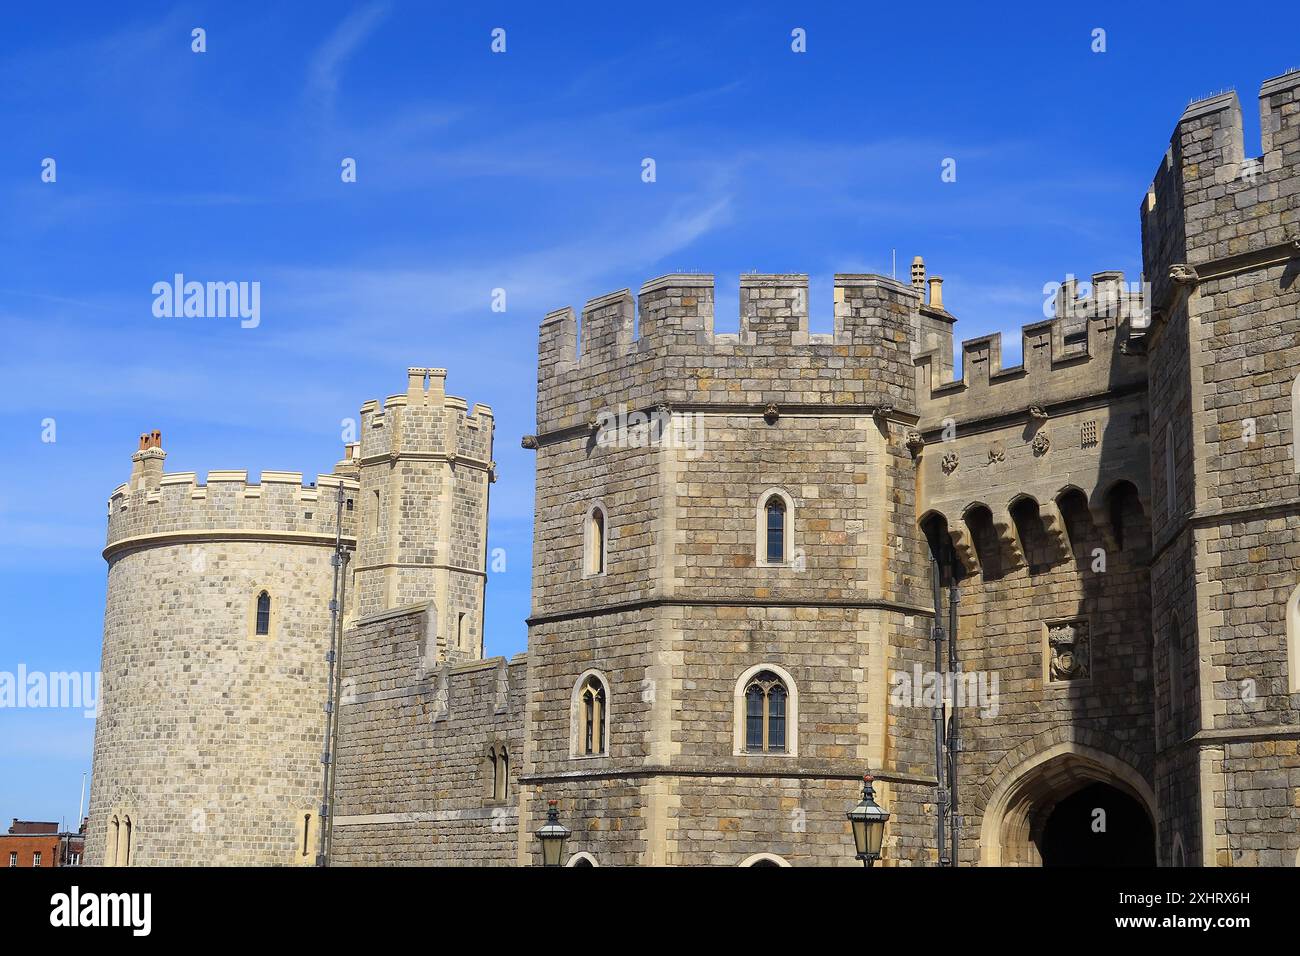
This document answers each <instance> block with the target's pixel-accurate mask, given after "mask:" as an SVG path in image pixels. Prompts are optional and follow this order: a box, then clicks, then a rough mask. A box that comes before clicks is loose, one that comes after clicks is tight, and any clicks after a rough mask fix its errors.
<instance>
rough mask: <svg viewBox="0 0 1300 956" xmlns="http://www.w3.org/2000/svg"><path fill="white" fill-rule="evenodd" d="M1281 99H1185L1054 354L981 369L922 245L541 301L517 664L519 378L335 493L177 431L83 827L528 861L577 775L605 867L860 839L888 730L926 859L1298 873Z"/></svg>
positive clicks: (372, 421)
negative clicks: (1131, 218)
mask: <svg viewBox="0 0 1300 956" xmlns="http://www.w3.org/2000/svg"><path fill="white" fill-rule="evenodd" d="M1260 104H1261V117H1262V123H1261V126H1262V130H1263V154H1262V156H1261V157H1259V158H1251V157H1247V156H1246V155H1245V153H1244V149H1243V138H1242V126H1241V115H1240V107H1239V105H1238V101H1237V97H1236V95H1235V94H1224V95H1219V96H1215V97H1212V98H1210V99H1207V100H1201V101H1198V102H1194V103H1193V104H1192V105H1191V106H1189V107H1188V108H1187V110H1186V111H1185V112H1184V114H1183V116H1182V118H1181V119H1180V121H1179V123H1178V125H1177V128H1176V130H1175V132H1174V134H1173V137H1172V140H1171V143H1170V147H1169V150H1168V152H1167V153H1166V155H1165V156H1164V158H1163V160H1162V162H1161V163H1160V167H1159V169H1158V170H1157V172H1156V176H1155V179H1154V182H1153V183H1152V185H1151V187H1150V189H1149V190H1148V191H1147V193H1146V194H1145V195H1144V196H1143V198H1142V203H1141V221H1142V245H1143V250H1142V252H1143V265H1144V277H1145V280H1146V282H1145V283H1144V284H1143V285H1141V286H1140V287H1139V288H1138V289H1133V288H1130V287H1129V286H1128V285H1126V284H1125V283H1124V281H1123V277H1122V276H1121V275H1119V274H1118V273H1099V274H1097V275H1095V276H1094V277H1093V281H1092V283H1091V289H1090V290H1089V292H1088V294H1087V295H1079V294H1078V292H1079V290H1078V289H1077V288H1076V287H1075V286H1074V285H1073V284H1072V283H1068V282H1067V283H1066V284H1065V285H1064V286H1063V287H1062V289H1061V292H1060V293H1059V295H1058V298H1057V303H1056V317H1055V318H1054V319H1052V320H1048V321H1043V322H1039V323H1036V324H1033V325H1030V326H1027V327H1026V328H1025V329H1024V332H1023V346H1022V362H1021V364H1019V365H1015V366H1012V367H1007V366H1004V364H1003V362H1002V352H1001V343H1000V340H999V336H998V335H991V336H986V337H983V338H979V339H975V340H968V341H966V342H963V343H962V345H961V350H962V361H961V376H960V378H954V377H953V369H954V362H953V337H952V327H953V323H954V322H955V321H956V319H955V317H954V316H953V315H952V314H951V313H950V312H948V311H947V309H946V308H945V306H944V303H943V296H942V284H941V280H939V279H938V278H932V277H927V276H926V272H925V265H924V263H922V262H920V261H917V262H915V263H914V264H913V273H912V281H911V283H910V284H907V283H901V282H898V281H895V280H893V279H890V278H885V277H882V276H874V275H838V276H836V278H835V292H834V331H833V332H831V333H829V334H814V333H810V332H809V331H808V295H807V292H808V281H807V277H806V276H800V275H745V276H743V277H742V278H741V282H740V308H741V326H740V332H739V333H738V334H729V335H725V334H716V333H715V332H714V331H713V296H714V280H713V277H712V276H707V275H687V274H676V275H668V276H663V277H660V278H657V279H653V280H651V281H649V282H647V283H645V284H644V285H643V286H642V287H641V289H640V294H639V296H638V297H637V298H636V299H635V300H634V298H633V296H632V294H631V292H630V291H629V290H626V289H625V290H622V291H619V292H614V293H611V294H608V295H604V296H601V297H599V298H596V299H593V300H591V301H590V302H588V303H587V305H586V307H585V308H584V309H583V310H582V315H581V322H579V321H578V318H577V317H576V316H575V315H574V313H573V311H572V310H571V309H561V310H559V311H556V312H552V313H550V314H548V315H547V316H546V317H545V318H544V319H543V320H542V323H541V328H540V336H539V343H538V379H537V426H536V432H535V434H532V435H528V436H525V437H524V439H523V444H524V447H526V448H531V449H535V451H536V508H535V517H534V547H533V555H534V559H533V560H534V564H533V582H532V602H533V603H532V612H531V617H530V618H529V621H528V625H529V646H528V651H527V653H526V654H522V655H519V656H517V657H515V658H513V659H511V660H504V659H500V658H497V659H484V657H483V628H482V622H483V597H484V587H485V583H486V580H487V571H488V568H487V552H486V528H487V515H488V489H489V486H490V484H491V481H492V479H493V472H494V465H493V462H492V443H493V416H492V412H491V410H490V409H489V408H487V407H485V406H482V405H478V406H475V407H474V408H473V409H472V410H471V409H469V408H468V407H467V404H466V403H465V402H463V401H461V400H460V399H457V398H453V397H450V396H448V395H447V394H446V391H445V373H444V372H443V371H442V370H439V369H412V370H410V373H409V378H408V383H407V388H406V391H405V392H404V393H403V394H399V395H395V396H393V397H391V398H389V399H387V400H386V401H385V402H384V403H383V405H382V406H381V405H379V404H378V403H376V402H370V403H368V404H366V405H365V406H363V408H362V412H361V424H360V441H359V442H357V443H356V444H353V445H349V446H348V448H347V452H346V456H345V458H344V460H343V461H342V462H340V463H339V464H338V465H337V466H336V468H335V470H334V474H332V475H327V476H322V477H321V478H320V479H319V480H318V481H317V482H316V484H315V485H314V486H312V485H308V486H303V484H302V479H301V475H298V474H290V473H278V472H264V473H263V474H262V476H261V481H260V483H250V482H249V481H248V480H247V476H246V474H244V473H243V472H210V473H209V474H208V478H207V482H206V484H200V483H198V482H197V480H196V477H195V475H193V474H166V473H164V471H163V467H162V465H163V451H162V448H161V442H160V437H159V436H158V435H157V434H156V433H153V434H149V435H145V436H143V438H142V440H141V447H140V448H139V450H138V451H137V452H136V454H135V456H134V458H133V467H132V473H131V477H130V480H129V481H128V482H127V483H126V484H124V485H123V486H121V487H120V488H118V489H117V490H116V491H115V492H114V493H113V496H112V499H111V501H110V502H109V521H108V546H107V548H106V550H105V558H106V559H107V561H108V564H109V585H108V598H107V607H106V612H105V633H104V661H103V682H104V689H103V702H102V707H101V713H100V717H99V722H98V725H97V729H96V738H95V758H94V760H95V762H94V780H93V789H92V800H91V815H90V828H89V835H88V841H87V850H86V852H87V860H88V862H91V863H101V864H110V865H112V864H116V865H136V864H139V865H146V864H175V863H179V864H202V863H255V864H277V865H279V864H315V863H316V862H317V856H318V853H321V851H322V849H323V851H324V853H323V855H324V856H325V857H327V859H328V862H329V863H330V864H331V865H366V864H370V865H376V864H384V865H391V864H399V863H431V864H454V865H514V864H536V863H537V862H539V859H540V848H539V845H538V841H537V840H536V839H535V837H534V836H533V834H534V831H535V830H536V829H537V828H538V827H539V826H540V825H541V823H542V822H543V821H544V819H545V815H546V808H547V805H548V802H549V801H555V802H556V808H557V810H558V812H559V816H560V819H561V820H562V821H563V822H564V824H565V825H567V826H568V827H569V828H570V829H571V830H572V836H571V837H570V838H569V840H568V844H567V846H566V847H565V851H564V852H565V862H566V863H568V864H569V865H597V866H609V865H646V864H649V865H728V866H734V865H856V862H855V860H854V858H853V845H852V840H851V838H850V836H849V827H848V822H847V820H846V817H845V814H846V811H847V810H848V809H849V808H851V807H852V806H853V805H854V803H855V802H856V801H857V799H858V794H859V789H860V782H859V781H860V777H861V775H862V774H863V772H864V771H868V770H869V771H871V772H872V773H873V774H874V775H875V778H876V795H877V799H878V801H879V802H880V803H881V804H882V805H883V806H884V807H886V809H887V810H888V811H889V812H890V814H891V816H890V819H889V822H888V824H887V826H886V832H885V843H884V853H883V859H884V862H885V863H886V864H887V865H926V864H933V863H935V862H936V861H938V860H939V852H940V851H939V843H938V838H937V833H936V821H937V818H939V817H940V816H942V815H951V818H952V819H953V820H955V821H956V822H957V823H958V824H959V825H958V826H956V827H949V828H948V830H947V831H946V832H947V833H948V834H949V835H951V837H953V838H955V841H956V847H955V857H956V861H957V862H958V863H959V864H961V865H973V864H990V865H1035V864H1061V863H1072V862H1102V863H1158V864H1160V865H1174V866H1182V865H1204V866H1212V865H1221V866H1240V865H1296V864H1297V862H1300V861H1298V859H1297V857H1298V856H1300V752H1298V749H1297V745H1298V744H1300V456H1297V454H1296V441H1297V437H1296V428H1297V425H1298V424H1300V283H1297V281H1296V280H1297V277H1298V276H1300V72H1292V73H1288V74H1285V75H1283V76H1280V77H1276V78H1274V79H1271V80H1269V81H1267V82H1266V83H1265V84H1264V85H1263V88H1262V90H1261V93H1260ZM927 286H928V289H927ZM336 555H337V556H338V557H337V558H336ZM936 597H937V598H938V601H936ZM954 599H955V600H954ZM332 612H333V613H334V614H335V615H337V620H336V618H335V617H334V616H332ZM336 623H337V625H338V635H337V638H338V639H337V640H336V639H335V637H336V635H335V633H334V629H333V626H334V625H335V624H336ZM954 624H955V627H954V626H953V625H954ZM954 630H955V643H950V644H944V645H942V647H943V648H944V651H943V653H945V654H946V653H947V652H948V649H951V650H952V651H953V652H954V654H955V667H950V666H946V665H944V664H943V663H942V662H941V663H940V664H939V665H938V666H936V662H935V656H936V655H935V635H936V632H937V633H939V634H940V635H941V636H942V635H943V634H944V633H945V632H951V631H954ZM942 670H959V671H960V672H961V675H962V676H961V677H960V678H959V679H958V682H957V683H958V684H959V685H960V686H959V687H956V686H955V687H953V688H952V691H953V700H952V701H951V702H950V706H949V708H948V710H947V711H946V716H956V717H957V718H958V720H959V723H958V726H957V728H955V731H956V732H955V733H954V734H953V736H954V737H955V738H956V739H957V740H959V742H960V744H959V747H957V748H953V749H952V750H951V751H950V752H949V756H950V760H949V761H948V764H949V765H948V766H947V767H946V768H945V767H943V763H944V761H943V760H940V761H939V762H938V763H939V766H937V765H936V754H937V752H938V751H937V747H938V745H937V744H936V738H937V736H940V735H943V734H946V733H947V732H948V729H949V728H947V727H941V729H940V730H939V734H936V726H935V725H936V721H935V719H934V718H935V714H934V704H935V701H934V700H933V695H931V699H926V697H925V695H924V694H923V693H921V692H920V685H922V684H926V683H927V680H928V681H930V682H931V683H932V682H933V679H934V678H935V677H936V672H937V671H942ZM958 690H961V691H963V692H969V693H970V694H973V697H974V699H973V700H963V699H961V697H959V696H958V694H957V691H958ZM335 702H337V706H335ZM940 724H942V721H940ZM327 728H332V730H329V731H327ZM952 774H955V775H956V778H957V781H958V787H957V793H958V804H957V805H956V806H955V807H953V806H950V805H949V804H948V802H947V800H946V798H945V797H944V795H943V793H942V792H941V791H940V790H939V789H938V784H939V783H940V781H941V776H945V775H946V776H949V777H950V776H951V775H952ZM323 803H325V804H326V806H327V815H326V817H325V820H324V826H322V819H321V817H322V804H323ZM1098 810H1102V811H1104V818H1105V819H1106V820H1108V821H1109V825H1108V827H1106V828H1104V829H1106V830H1107V832H1109V833H1110V834H1111V838H1110V839H1109V840H1107V839H1104V838H1100V837H1098V836H1097V828H1096V827H1095V826H1089V825H1088V824H1089V823H1095V821H1096V819H1097V811H1098ZM946 852H947V854H948V855H950V856H951V855H953V851H952V849H951V848H950V849H949V850H948V851H946Z"/></svg>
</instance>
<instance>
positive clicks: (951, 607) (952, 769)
mask: <svg viewBox="0 0 1300 956" xmlns="http://www.w3.org/2000/svg"><path fill="white" fill-rule="evenodd" d="M949 557H950V558H953V557H955V555H953V554H952V553H951V551H950V552H949ZM948 567H949V568H950V569H951V572H952V574H951V577H950V578H949V583H948V673H949V674H951V675H953V680H954V681H956V680H957V676H956V675H957V673H958V666H959V665H958V662H957V597H958V590H957V573H956V570H957V569H956V564H955V562H953V561H952V560H950V561H949V562H948ZM955 686H956V685H955V684H954V687H955ZM958 713H959V710H958V707H957V702H956V700H955V699H954V701H953V707H952V717H951V718H949V722H948V818H949V820H951V821H952V824H951V825H952V865H953V866H957V860H958V857H959V855H960V853H961V814H960V813H958V809H957V760H958V757H959V755H960V754H961V728H960V723H959V721H958V719H957V716H958Z"/></svg>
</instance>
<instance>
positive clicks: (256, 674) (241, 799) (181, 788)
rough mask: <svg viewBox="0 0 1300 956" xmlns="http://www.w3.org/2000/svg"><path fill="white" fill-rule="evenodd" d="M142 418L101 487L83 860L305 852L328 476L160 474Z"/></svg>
mask: <svg viewBox="0 0 1300 956" xmlns="http://www.w3.org/2000/svg"><path fill="white" fill-rule="evenodd" d="M161 446H162V443H161V437H160V435H159V434H158V432H153V433H151V434H147V435H143V436H141V440H140V448H139V450H138V451H137V452H136V453H135V455H134V456H133V458H132V470H131V479H130V481H129V482H127V483H126V484H124V485H122V486H120V487H119V488H117V489H116V490H115V491H114V492H113V495H112V498H111V500H110V502H109V513H108V546H107V548H105V550H104V558H105V560H107V562H108V597H107V604H106V608H105V613H104V645H103V663H102V671H103V691H102V696H101V706H100V710H99V714H98V720H97V723H96V727H95V754H94V770H93V783H92V788H91V802H90V828H89V833H88V837H87V845H86V862H87V863H89V864H91V865H110V866H112V865H117V866H124V865H131V866H135V865H196V864H215V865H221V864H226V865H237V864H261V865H275V864H283V865H289V864H311V863H314V862H315V861H316V851H317V839H318V832H319V831H318V827H317V817H318V814H319V812H320V805H321V754H322V751H323V742H324V724H323V722H324V712H323V706H324V703H325V698H326V694H327V689H326V684H327V679H328V663H327V654H328V652H329V650H330V634H331V629H330V600H331V597H332V591H333V566H332V562H331V557H332V554H333V550H334V547H335V537H336V514H337V508H338V503H337V498H338V491H339V489H342V494H343V498H344V510H343V539H344V545H345V546H346V547H349V548H354V547H355V536H354V530H353V527H352V518H353V515H354V514H355V500H356V494H357V488H358V485H357V482H356V479H355V477H354V476H353V474H351V473H350V472H352V468H351V467H349V465H348V464H346V463H345V464H344V465H343V466H341V467H339V468H338V469H337V471H338V472H340V473H339V474H336V475H325V476H322V477H321V478H320V479H319V481H318V482H317V484H316V485H307V486H304V485H303V483H302V475H301V474H299V473H290V472H263V473H262V476H261V482H260V483H257V484H254V483H250V482H249V481H248V476H247V473H246V472H242V471H237V472H236V471H213V472H209V474H208V481H207V484H199V483H198V482H197V481H196V477H195V475H194V474H193V473H178V474H163V459H164V457H165V454H164V452H163V450H162V447H161Z"/></svg>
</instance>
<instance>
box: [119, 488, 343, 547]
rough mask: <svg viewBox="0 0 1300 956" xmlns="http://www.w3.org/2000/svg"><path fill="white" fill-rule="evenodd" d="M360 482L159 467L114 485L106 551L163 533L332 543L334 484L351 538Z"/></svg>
mask: <svg viewBox="0 0 1300 956" xmlns="http://www.w3.org/2000/svg"><path fill="white" fill-rule="evenodd" d="M358 487H359V486H358V484H357V482H356V480H355V479H352V478H347V477H342V476H338V475H321V476H320V477H319V478H318V479H317V481H316V482H314V483H308V484H304V483H303V476H302V473H301V472H288V471H264V472H262V475H261V480H260V481H256V482H254V481H250V480H249V477H248V472H246V471H210V472H208V475H207V481H206V482H200V481H199V480H198V475H197V474H196V473H195V472H176V473H173V474H164V473H161V469H160V473H159V476H158V479H157V482H156V483H150V484H146V485H137V486H133V485H132V484H131V483H130V482H127V483H124V484H122V485H120V486H119V487H117V488H116V489H114V491H113V494H112V497H111V498H110V499H109V502H108V547H107V548H106V550H105V557H111V556H112V555H113V554H116V553H118V552H120V551H122V550H124V549H127V548H129V547H130V546H131V545H132V544H134V543H137V542H138V543H139V544H142V545H143V544H146V543H147V544H151V545H152V544H160V543H165V542H166V541H167V540H176V541H181V540H197V539H205V540H220V539H224V538H247V537H265V538H267V539H269V540H299V539H312V538H314V539H319V540H320V541H321V542H323V543H332V542H333V539H334V536H335V517H336V513H337V507H338V506H337V494H338V489H339V488H342V490H343V495H344V502H345V504H344V510H343V515H344V518H343V536H344V537H345V538H346V539H349V541H351V540H353V539H355V535H356V530H355V521H354V515H355V499H356V492H357V489H358Z"/></svg>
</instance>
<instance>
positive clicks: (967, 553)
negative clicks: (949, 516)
mask: <svg viewBox="0 0 1300 956" xmlns="http://www.w3.org/2000/svg"><path fill="white" fill-rule="evenodd" d="M948 537H950V538H952V550H953V553H954V554H955V555H957V560H958V561H960V562H961V566H962V567H963V568H965V569H966V574H967V576H974V575H976V574H979V573H980V561H979V556H978V555H977V554H976V553H975V545H974V542H973V540H972V539H971V535H970V531H968V530H967V528H966V526H965V525H964V524H963V523H962V522H960V521H958V522H956V523H954V524H949V525H948Z"/></svg>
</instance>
